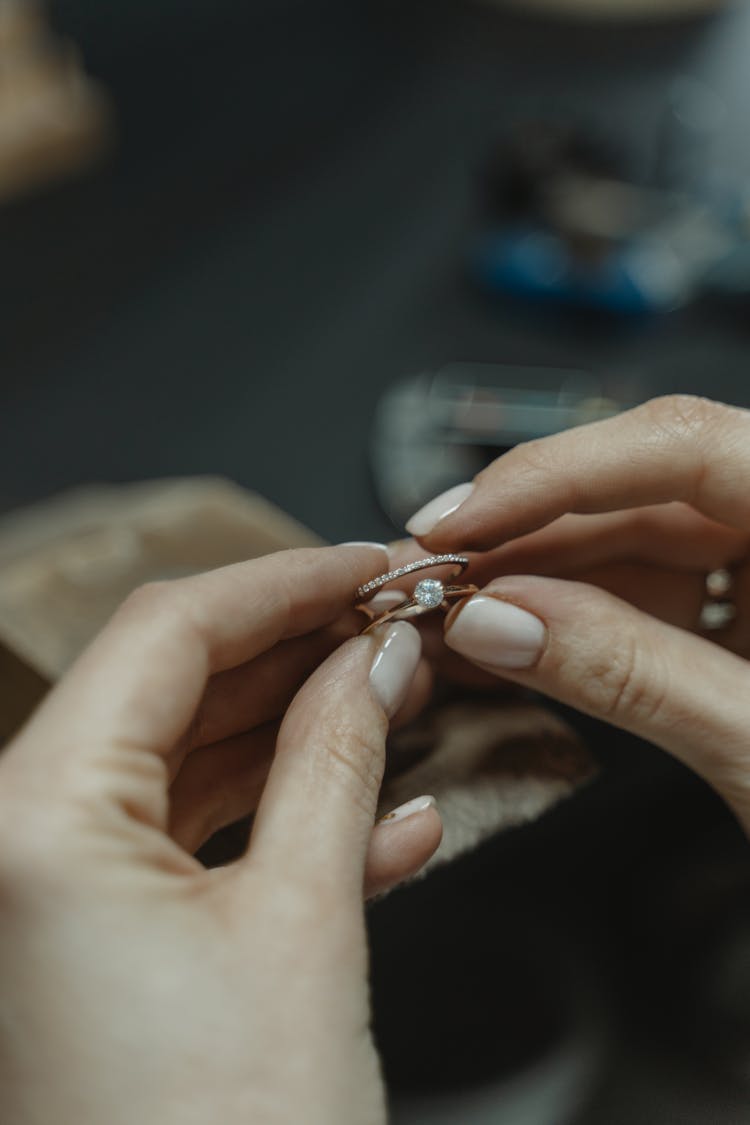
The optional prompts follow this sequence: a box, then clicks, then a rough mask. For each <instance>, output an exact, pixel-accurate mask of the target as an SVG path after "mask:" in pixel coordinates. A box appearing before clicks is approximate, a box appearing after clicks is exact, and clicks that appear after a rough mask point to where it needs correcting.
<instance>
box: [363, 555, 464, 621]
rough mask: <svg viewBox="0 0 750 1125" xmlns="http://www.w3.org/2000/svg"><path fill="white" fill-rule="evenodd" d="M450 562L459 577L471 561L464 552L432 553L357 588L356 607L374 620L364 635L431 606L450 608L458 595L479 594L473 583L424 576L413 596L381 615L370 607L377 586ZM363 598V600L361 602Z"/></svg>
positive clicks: (459, 596)
mask: <svg viewBox="0 0 750 1125" xmlns="http://www.w3.org/2000/svg"><path fill="white" fill-rule="evenodd" d="M449 565H453V567H454V570H453V573H452V574H451V577H452V578H457V577H458V576H459V575H460V574H463V572H464V571H465V570H466V568H467V566H468V565H469V560H468V559H467V558H466V557H465V556H464V555H430V556H429V558H425V559H418V560H417V561H416V562H412V563H406V564H405V565H404V566H400V567H398V568H397V569H396V570H390V571H388V573H387V574H380V575H378V577H377V578H372V579H371V580H370V581H369V582H365V584H364V585H363V586H360V587H359V588H358V589H357V593H356V600H357V602H358V605H357V608H358V609H361V610H362V611H363V612H365V613H370V615H371V617H372V620H371V621H370V622H368V624H367V625H365V627H364V629H362V631H361V635H364V634H365V633H369V632H371V631H372V630H373V629H377V628H378V626H380V625H384V624H385V623H386V622H387V621H402V620H404V619H406V618H409V617H417V616H419V615H421V614H423V613H429V612H431V610H433V609H439V608H441V607H442V608H443V609H445V610H448V609H450V603H451V602H452V601H456V600H457V599H459V598H468V597H470V595H471V594H476V593H477V592H478V587H477V586H474V585H471V584H468V585H465V586H454V585H445V583H443V582H441V581H440V580H439V579H438V578H423V579H422V580H421V581H419V582H417V584H416V586H415V587H414V593H413V594H412V596H411V597H409V598H405V599H404V601H403V602H401V603H400V604H399V605H396V606H394V607H393V608H392V609H389V610H387V611H386V612H385V613H381V614H380V616H378V617H375V615H374V614H372V611H371V610H369V609H368V607H367V604H366V603H367V601H368V600H369V599H370V598H371V597H373V595H374V594H376V593H377V591H378V590H381V589H382V588H383V587H384V586H387V585H388V584H389V583H390V582H396V581H397V580H398V579H399V578H403V577H404V576H405V575H408V574H413V573H415V571H419V570H426V569H428V568H429V567H434V566H449ZM363 602H364V604H362V603H363Z"/></svg>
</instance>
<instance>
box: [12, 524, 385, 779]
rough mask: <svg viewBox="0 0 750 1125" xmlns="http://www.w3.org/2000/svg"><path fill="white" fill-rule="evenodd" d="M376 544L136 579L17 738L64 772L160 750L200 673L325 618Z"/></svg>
mask: <svg viewBox="0 0 750 1125" xmlns="http://www.w3.org/2000/svg"><path fill="white" fill-rule="evenodd" d="M383 554H384V552H383V551H382V550H380V549H378V548H377V547H368V546H343V547H332V548H320V549H313V550H307V549H306V550H299V551H284V552H281V553H279V554H276V555H269V556H267V557H265V558H261V559H255V560H253V561H251V562H248V563H240V564H237V565H235V566H231V567H225V568H222V569H221V570H216V571H211V572H209V573H206V574H201V575H197V576H196V577H193V578H185V579H180V580H178V581H175V582H169V583H159V584H154V585H152V586H146V587H142V588H141V590H139V591H136V593H135V594H134V595H133V596H131V598H129V599H128V601H127V602H126V603H125V604H124V605H123V606H122V607H121V609H120V610H119V611H118V612H117V613H116V614H115V616H114V617H113V619H112V621H111V622H110V623H109V625H108V626H107V627H106V628H105V629H104V631H103V632H102V633H101V634H100V635H99V637H98V638H97V639H96V640H95V641H94V642H93V644H92V645H91V646H90V647H89V649H88V650H87V651H86V652H85V653H84V654H83V656H82V657H81V658H80V659H79V660H78V662H77V663H76V665H75V666H74V667H73V669H72V670H71V671H70V673H69V674H68V675H67V676H66V677H65V678H64V680H63V681H61V683H60V685H58V687H57V688H56V689H55V690H54V691H53V692H51V693H50V695H49V696H48V697H47V699H46V700H45V703H44V704H43V705H42V708H41V709H40V711H39V712H38V713H37V715H36V717H35V718H34V719H33V720H32V724H31V727H30V728H27V732H26V733H27V734H29V735H32V736H33V737H28V738H24V736H23V735H22V737H21V739H20V740H19V742H18V743H17V744H16V747H17V749H18V750H19V751H20V750H21V749H24V750H25V751H26V752H27V753H29V752H31V753H33V754H35V755H36V756H37V757H40V758H43V759H44V760H45V765H47V766H48V767H50V768H51V767H52V765H53V763H54V761H55V760H57V761H61V762H62V766H61V769H62V770H63V771H64V772H65V774H66V778H67V777H69V775H70V774H71V773H72V772H74V767H76V766H77V765H82V764H84V763H86V764H87V766H89V767H90V766H91V764H92V763H101V762H102V759H103V757H105V756H106V755H107V754H108V753H110V754H111V753H113V752H114V753H117V754H119V755H120V756H121V758H123V759H124V758H125V757H127V758H128V760H129V761H131V760H132V757H133V755H136V756H138V755H139V754H141V753H142V752H143V751H146V752H148V753H151V754H155V755H162V756H163V755H165V754H166V753H167V752H168V750H169V749H170V748H171V747H172V746H173V744H174V743H175V741H176V740H177V739H178V738H179V737H180V736H181V735H182V734H183V732H184V731H185V729H186V728H187V726H188V724H189V722H190V720H191V718H192V716H193V714H194V713H195V710H196V707H197V705H198V703H199V701H200V699H201V697H202V695H203V692H204V689H205V685H206V682H207V680H208V678H209V677H210V676H211V675H213V674H215V673H217V672H221V671H223V670H225V669H227V668H231V667H235V666H236V665H238V664H243V663H246V662H247V661H250V660H252V659H254V658H255V657H257V656H258V655H259V653H261V652H264V651H265V650H267V649H269V648H271V647H272V646H273V645H275V644H277V643H278V642H279V641H281V640H284V639H288V638H290V637H294V636H300V635H303V634H305V633H308V632H310V631H312V630H315V629H320V628H322V627H323V626H325V625H328V624H330V623H331V622H333V621H335V620H336V619H337V618H338V617H340V616H341V614H342V613H343V612H344V611H345V610H346V608H347V607H348V606H349V605H351V602H352V599H353V592H354V590H355V589H356V587H357V585H358V584H360V583H361V582H362V581H363V580H366V578H367V576H368V575H369V576H372V575H373V574H377V573H378V572H379V571H381V570H382V569H383V566H384V561H383Z"/></svg>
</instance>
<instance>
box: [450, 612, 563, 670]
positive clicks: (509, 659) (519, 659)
mask: <svg viewBox="0 0 750 1125" xmlns="http://www.w3.org/2000/svg"><path fill="white" fill-rule="evenodd" d="M546 636H547V630H546V628H545V626H544V623H543V622H542V621H540V620H539V618H538V617H535V616H534V614H533V613H528V612H527V611H526V610H525V609H519V607H518V606H517V605H512V604H511V603H510V602H503V601H500V599H499V598H492V597H489V596H487V595H486V594H478V595H477V596H476V597H473V598H472V599H471V600H470V601H468V602H467V603H466V605H465V606H464V608H463V609H462V610H461V612H460V613H459V614H458V616H457V617H456V618H455V620H454V621H453V622H452V624H451V625H450V626H449V627H448V629H447V630H446V633H445V643H446V644H447V645H449V646H450V647H451V648H452V649H454V650H455V651H456V652H460V653H461V655H462V656H467V657H468V658H469V660H473V661H474V662H475V663H477V664H484V665H489V667H490V668H530V667H531V665H532V664H535V663H536V661H537V660H538V659H539V657H540V656H541V654H542V649H543V648H544V643H545V640H546Z"/></svg>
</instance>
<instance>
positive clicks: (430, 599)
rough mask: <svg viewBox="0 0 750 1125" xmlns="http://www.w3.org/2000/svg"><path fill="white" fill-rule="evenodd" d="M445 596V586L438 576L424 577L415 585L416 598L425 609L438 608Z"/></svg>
mask: <svg viewBox="0 0 750 1125" xmlns="http://www.w3.org/2000/svg"><path fill="white" fill-rule="evenodd" d="M444 597H445V587H444V586H443V583H442V582H439V581H438V579H437V578H423V579H422V581H421V582H417V584H416V586H415V587H414V600H415V601H417V602H419V604H420V605H422V606H424V608H425V609H437V607H438V606H439V605H440V604H441V603H442V601H443V598H444Z"/></svg>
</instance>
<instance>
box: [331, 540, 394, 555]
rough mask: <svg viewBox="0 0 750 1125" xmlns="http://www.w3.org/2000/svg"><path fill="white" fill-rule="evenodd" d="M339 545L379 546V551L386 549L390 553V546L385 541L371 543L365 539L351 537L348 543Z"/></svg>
mask: <svg viewBox="0 0 750 1125" xmlns="http://www.w3.org/2000/svg"><path fill="white" fill-rule="evenodd" d="M339 547H377V549H378V550H379V551H385V553H386V555H387V554H388V547H387V546H386V544H385V543H370V542H369V540H365V539H351V540H350V541H349V542H347V543H339Z"/></svg>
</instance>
